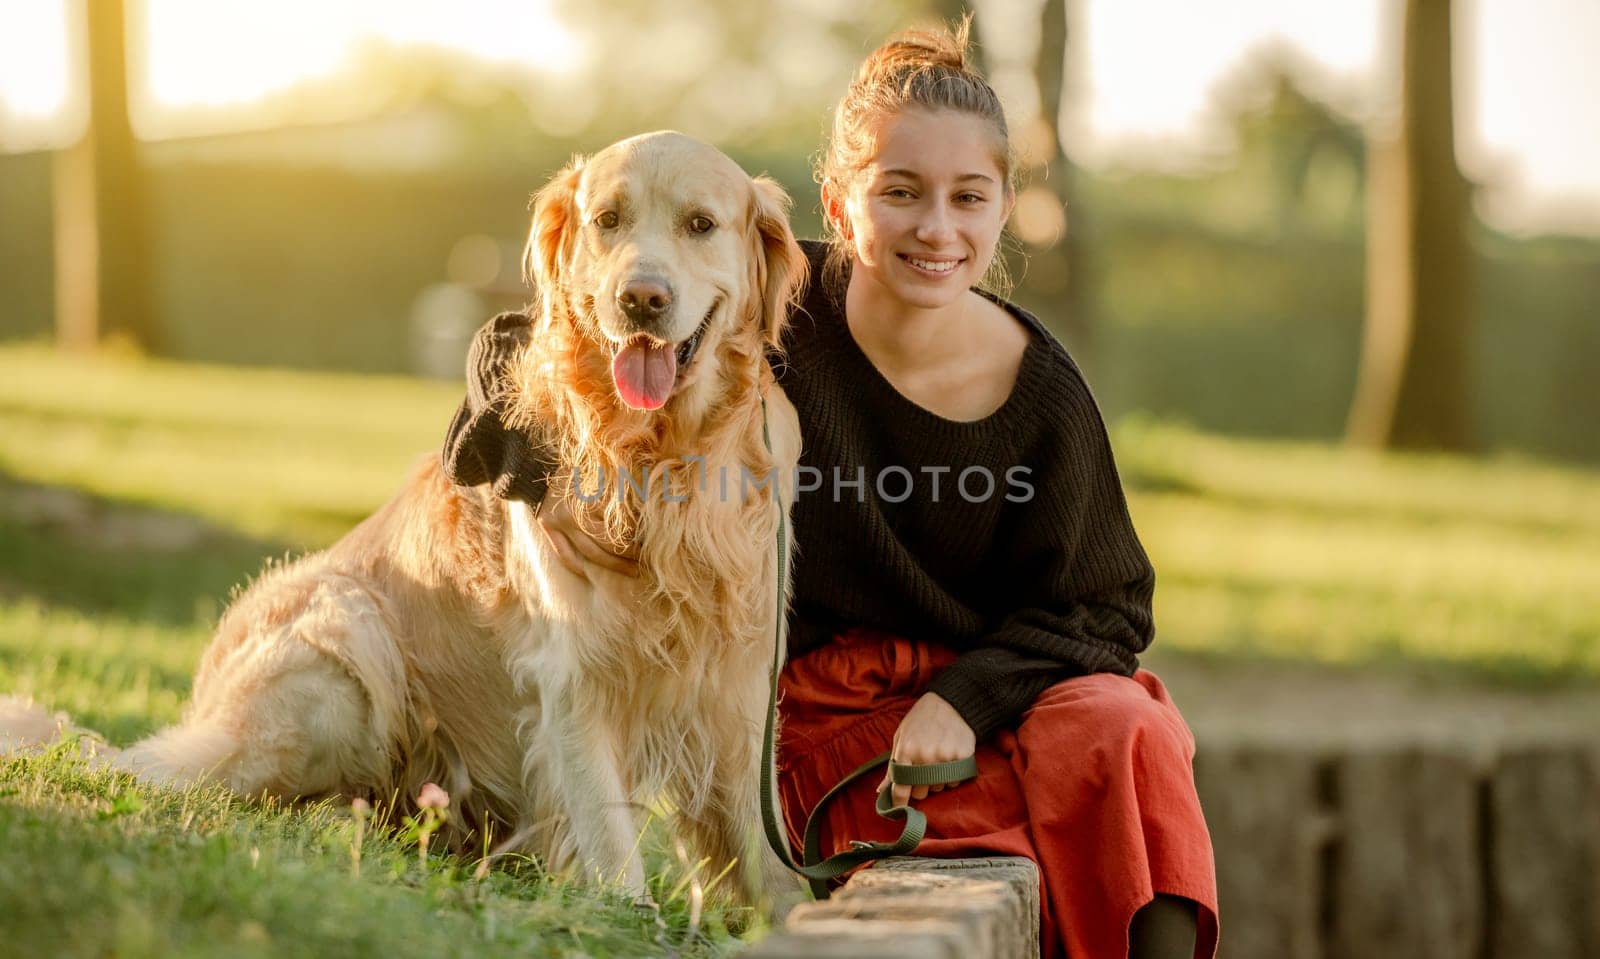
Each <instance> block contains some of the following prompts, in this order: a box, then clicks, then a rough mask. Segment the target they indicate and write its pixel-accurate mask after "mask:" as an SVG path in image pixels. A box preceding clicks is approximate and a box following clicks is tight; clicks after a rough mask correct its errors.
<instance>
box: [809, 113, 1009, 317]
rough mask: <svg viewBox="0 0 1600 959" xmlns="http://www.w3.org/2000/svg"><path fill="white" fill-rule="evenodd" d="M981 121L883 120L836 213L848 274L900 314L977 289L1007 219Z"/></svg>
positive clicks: (916, 116) (1005, 194) (989, 136)
mask: <svg viewBox="0 0 1600 959" xmlns="http://www.w3.org/2000/svg"><path fill="white" fill-rule="evenodd" d="M995 137H996V133H995V129H994V126H993V125H992V124H991V123H989V121H987V120H985V119H983V118H982V117H980V116H977V115H975V114H971V113H964V112H959V111H955V110H924V109H920V108H917V109H911V110H906V111H904V112H902V113H899V114H897V115H895V116H892V117H889V118H888V119H886V120H884V121H883V123H882V125H881V127H880V128H879V130H878V151H877V154H876V155H874V156H873V158H872V160H871V161H870V162H869V163H868V164H867V165H866V167H865V168H864V169H862V170H861V171H860V172H859V173H858V174H857V175H856V178H855V180H854V182H853V184H852V185H851V188H850V191H849V195H848V197H847V199H846V201H845V203H844V205H843V206H844V209H843V210H842V211H840V210H838V209H837V207H836V206H835V207H834V209H833V215H835V216H838V215H840V214H841V213H842V215H843V216H844V218H845V219H846V220H847V221H848V222H847V230H848V232H847V235H848V236H849V237H850V241H851V245H852V247H853V248H854V250H855V261H856V262H855V275H856V276H858V277H859V278H860V280H863V281H866V282H869V283H873V284H876V285H877V286H879V287H881V292H884V293H887V294H888V295H889V296H890V297H892V298H893V299H896V300H899V301H900V302H902V303H903V304H905V305H906V306H910V307H916V308H920V309H937V308H939V307H943V306H948V305H949V304H951V303H953V302H955V301H957V300H958V299H960V298H961V296H962V295H963V294H964V293H965V292H966V291H967V289H968V288H969V287H973V286H976V285H977V284H978V281H979V280H980V279H982V278H983V275H984V273H985V272H987V271H988V269H989V263H990V261H991V260H993V259H994V253H995V244H996V243H998V242H999V239H1000V231H1001V229H1002V228H1003V227H1004V226H1005V221H1006V217H1007V216H1008V215H1009V214H1010V212H1011V195H1010V193H1009V191H1008V190H1007V189H1006V179H1005V175H1004V174H1003V173H1002V172H1001V171H1000V165H999V163H998V162H996V160H995Z"/></svg>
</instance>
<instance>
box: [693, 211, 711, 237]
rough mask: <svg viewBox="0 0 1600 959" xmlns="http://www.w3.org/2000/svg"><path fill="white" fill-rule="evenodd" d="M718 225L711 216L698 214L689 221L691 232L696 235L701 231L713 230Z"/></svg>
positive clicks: (708, 231)
mask: <svg viewBox="0 0 1600 959" xmlns="http://www.w3.org/2000/svg"><path fill="white" fill-rule="evenodd" d="M716 226H717V225H716V224H715V223H713V222H712V221H711V218H710V217H709V216H697V217H695V218H693V219H691V220H690V221H689V232H690V233H694V234H696V235H698V234H701V233H710V232H711V231H712V230H714V229H716Z"/></svg>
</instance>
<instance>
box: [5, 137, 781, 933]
mask: <svg viewBox="0 0 1600 959" xmlns="http://www.w3.org/2000/svg"><path fill="white" fill-rule="evenodd" d="M787 203H788V198H787V197H786V196H785V195H784V193H783V191H782V189H781V188H780V187H778V186H777V185H776V184H775V183H773V182H771V181H769V180H766V179H764V178H757V179H752V178H751V177H750V176H748V175H747V174H746V173H745V172H744V171H743V170H741V169H740V168H739V167H738V166H737V165H736V164H735V163H734V162H733V161H732V160H730V159H728V158H727V157H726V156H724V155H723V154H722V153H720V152H718V151H717V150H715V149H713V148H712V147H709V146H707V145H705V144H703V143H700V142H698V141H696V140H693V139H691V138H689V137H686V136H683V135H681V134H677V133H670V132H663V133H652V134H647V135H644V136H639V137H634V138H632V139H628V140H624V141H622V142H620V143H617V144H614V145H612V146H610V147H608V148H606V149H604V150H602V151H600V152H599V153H597V154H595V155H594V156H593V157H591V158H589V159H587V160H583V159H582V158H579V159H575V160H574V161H573V162H572V163H571V164H570V165H569V166H568V167H567V168H566V169H564V170H562V171H561V172H560V173H558V174H557V175H556V176H555V178H554V179H553V180H552V181H551V182H550V183H549V184H548V185H547V186H546V187H545V188H544V189H543V190H541V191H540V193H539V194H538V196H537V198H536V201H535V204H534V215H533V227H532V231H531V234H530V237H529V241H528V251H527V261H528V268H529V273H530V274H531V279H532V280H533V281H534V285H535V288H536V290H537V298H536V299H537V304H536V305H537V314H536V319H535V327H534V329H535V333H534V336H533V339H532V343H531V345H530V347H529V348H528V350H527V351H526V352H525V355H524V356H523V357H522V358H521V359H520V361H519V363H518V364H517V366H516V369H515V372H514V375H513V376H512V377H511V382H510V383H508V384H507V387H508V389H509V390H510V392H511V394H512V395H513V396H514V400H513V406H514V410H513V418H514V419H515V420H517V421H518V422H520V423H522V424H523V425H527V424H529V423H532V422H535V421H537V422H538V423H539V424H540V425H541V426H542V427H543V428H544V429H545V430H546V434H547V435H554V436H556V437H558V438H559V441H558V446H557V449H556V452H558V453H559V459H560V462H561V464H562V468H561V471H560V472H558V474H557V476H556V477H554V478H553V479H552V481H551V487H550V489H551V492H550V494H549V495H550V499H547V502H551V501H552V500H554V499H556V498H560V499H561V500H562V501H564V502H565V503H566V504H567V505H568V508H570V509H571V510H572V512H573V513H574V515H575V516H576V518H577V519H578V520H579V521H580V522H583V523H585V524H586V525H587V526H588V527H589V528H590V529H592V530H593V531H595V532H596V533H597V534H599V533H602V532H603V533H605V534H607V535H609V536H610V537H611V538H612V539H613V540H615V541H617V542H624V543H628V542H631V543H637V544H638V545H639V548H640V557H639V569H640V573H639V576H638V577H630V576H627V575H622V574H618V573H614V572H610V571H607V570H601V569H595V570H593V571H591V572H590V575H589V576H588V577H587V578H584V577H581V576H577V575H574V574H573V573H572V572H570V571H569V570H568V569H567V568H566V567H565V566H563V565H562V564H561V563H560V562H559V560H558V558H557V556H556V555H555V553H554V551H553V549H551V548H550V546H549V545H548V543H547V540H546V539H545V538H544V536H543V534H542V533H540V532H539V531H538V530H537V529H536V528H535V525H534V511H533V510H532V509H530V508H529V507H528V506H527V505H526V504H523V503H518V502H505V501H501V500H497V499H495V498H494V497H493V496H492V495H491V493H490V492H489V490H488V488H487V487H476V488H463V487H458V486H454V485H452V484H451V482H450V480H449V479H448V477H447V476H446V475H445V473H444V471H443V469H442V467H441V465H440V461H439V457H438V456H437V455H433V456H428V457H427V458H425V459H424V460H423V461H422V462H421V463H420V464H419V465H418V466H417V467H416V469H415V470H414V472H413V473H412V475H411V476H410V478H409V479H408V480H407V481H406V483H405V485H404V487H403V488H402V489H401V490H400V492H399V493H398V494H397V495H396V496H395V497H394V498H393V499H392V500H390V501H389V502H388V503H387V504H386V505H384V506H383V507H382V508H381V509H379V510H378V512H377V513H375V514H374V515H372V516H371V517H369V518H368V519H367V520H366V521H364V522H363V523H361V524H360V525H359V526H357V527H356V528H355V529H354V530H352V531H351V532H350V533H349V534H348V535H346V536H345V537H344V538H343V539H341V540H340V541H339V542H338V543H336V544H334V545H333V546H332V547H330V548H329V549H327V550H325V551H323V552H320V553H316V554H312V555H309V556H306V557H304V558H301V559H299V560H297V561H295V562H293V563H290V564H288V565H285V566H283V567H280V568H276V569H272V570H270V571H269V572H267V573H265V574H264V575H262V576H261V577H260V578H259V579H258V580H257V581H256V582H255V583H254V584H253V585H252V586H250V588H249V589H248V590H246V591H245V592H244V593H243V594H242V595H240V596H239V598H238V599H237V600H236V601H235V602H234V603H233V604H232V606H231V607H230V608H229V609H228V610H227V612H226V613H225V614H224V615H223V617H222V620H221V622H220V624H219V625H218V627H217V633H216V636H215V638H214V639H213V640H212V642H211V645H210V647H209V648H208V649H207V650H206V652H205V655H204V657H203V659H202V660H201V663H200V668H199V672H198V674H197V675H196V676H195V681H194V692H193V697H192V700H191V702H190V703H189V704H188V706H187V707H186V709H185V712H184V716H183V719H182V721H181V722H180V723H179V724H178V725H177V726H174V727H172V728H169V729H166V730H163V731H161V732H158V733H156V734H155V735H153V736H151V737H150V738H149V739H146V740H144V741H142V742H139V743H137V744H135V745H133V746H131V747H128V748H127V749H124V750H120V751H118V750H107V751H105V752H104V753H103V754H102V755H104V756H105V757H106V758H107V759H108V760H109V761H110V762H111V763H112V764H114V765H116V766H118V767H119V768H123V769H127V770H130V771H132V772H134V773H136V774H137V775H139V776H141V777H143V778H146V779H150V780H155V781H164V782H189V781H195V780H200V779H211V780H215V781H220V782H222V783H225V784H226V785H227V786H228V787H229V788H230V789H232V790H233V791H235V792H237V793H239V794H241V795H245V796H260V795H263V794H266V795H272V796H278V797H284V798H296V797H318V796H329V795H333V796H365V797H371V798H375V799H378V800H389V799H391V797H398V798H399V800H400V802H401V803H402V804H403V803H405V802H406V801H407V798H408V797H415V796H416V795H417V794H418V791H419V788H420V787H421V786H422V784H423V783H425V782H430V781H431V782H437V783H439V784H440V785H442V786H444V788H445V789H446V790H447V791H448V792H449V794H450V798H451V811H452V814H453V815H452V818H453V823H452V825H453V826H454V827H455V828H456V829H457V830H458V833H457V834H456V838H457V839H464V838H465V837H466V836H467V835H474V836H475V839H478V840H481V837H482V835H483V831H485V830H490V829H493V835H494V836H495V837H496V838H497V839H498V840H503V842H502V843H501V848H506V849H516V850H519V851H525V852H529V853H532V854H534V855H537V856H539V857H541V858H543V859H544V860H545V862H546V863H548V864H549V865H550V866H552V867H553V868H556V869H565V870H568V871H570V872H573V873H576V874H578V875H580V876H583V877H585V878H590V879H598V880H600V881H604V882H608V883H620V884H621V886H622V888H623V889H624V890H625V891H626V892H628V893H629V894H631V895H634V896H636V897H642V896H644V895H646V888H645V874H644V867H643V864H642V862H641V859H640V855H639V853H638V851H637V846H638V839H639V833H640V831H641V829H642V828H643V822H642V819H643V817H642V816H641V815H639V810H640V809H642V808H644V807H646V806H648V805H649V804H651V803H653V802H657V801H662V800H664V801H665V802H667V803H668V804H670V807H671V810H672V813H673V814H674V815H675V816H676V819H677V821H678V823H679V824H680V835H683V836H685V838H687V839H689V840H690V841H691V844H692V846H693V847H694V850H695V852H697V853H698V854H699V855H700V856H704V857H709V858H710V859H711V860H712V861H713V864H714V865H713V868H714V869H720V868H721V865H723V864H726V863H728V862H730V861H737V862H738V863H739V867H738V868H737V870H736V872H735V875H736V876H737V877H738V886H739V889H738V892H739V893H740V894H742V896H743V897H744V898H745V899H746V900H747V901H758V900H761V899H763V898H764V897H766V896H770V895H775V896H777V897H778V898H783V897H784V895H786V893H785V892H784V891H783V888H780V887H779V886H775V885H774V884H775V883H786V884H787V887H793V886H795V885H796V882H795V880H793V879H792V877H789V875H788V873H787V872H786V871H785V870H784V868H783V866H782V865H781V863H780V862H779V861H778V858H777V856H776V855H775V854H773V853H772V852H770V851H769V850H767V849H766V848H765V844H764V843H763V842H762V841H761V838H760V835H761V831H760V801H759V798H758V796H759V789H758V784H759V776H760V772H761V770H760V765H761V736H762V726H763V723H764V721H765V716H766V710H767V701H768V673H769V670H770V665H771V662H772V657H773V644H774V641H775V639H776V638H777V634H776V632H775V631H776V630H777V629H778V628H779V624H780V622H781V620H782V618H783V612H784V610H783V603H784V599H782V598H780V597H779V596H778V592H777V583H778V581H779V579H778V577H779V570H778V563H779V562H780V559H779V557H778V555H777V526H778V522H779V519H780V510H787V509H788V507H789V505H790V503H791V501H792V497H793V488H792V483H789V482H788V480H789V479H790V477H792V475H793V471H794V467H795V464H796V460H797V458H798V455H799V445H800V433H799V425H798V423H797V421H796V418H795V413H794V409H793V407H792V406H791V405H790V404H789V402H788V400H787V399H785V398H784V396H783V393H782V391H781V389H780V388H779V387H778V386H777V384H776V383H775V382H774V379H773V374H772V371H771V369H770V368H769V365H768V362H767V357H766V354H767V351H768V350H769V349H771V348H774V347H776V346H777V345H778V343H779V337H780V334H781V330H782V325H783V323H784V318H785V315H786V313H787V310H788V308H789V306H790V304H791V302H792V301H793V299H794V296H795V295H796V292H797V288H798V286H799V285H800V284H801V283H803V282H804V274H805V269H806V261H805V258H804V256H803V254H802V253H801V251H800V249H799V247H798V245H797V244H796V243H795V240H794V237H793V235H792V234H791V232H790V229H789V225H788V218H787ZM763 400H764V401H765V402H764V403H763ZM764 425H766V426H768V427H769V428H770V441H771V452H770V453H769V452H768V446H767V443H766V442H765V441H764V440H763V428H764ZM724 477H726V479H725V480H723V478H724ZM778 478H781V479H783V480H784V483H781V484H780V483H777V482H775V480H776V479H778ZM708 480H709V481H708ZM719 480H723V481H722V482H719ZM597 491H598V492H597ZM781 561H782V562H784V563H785V564H786V563H787V562H788V560H787V557H784V558H783V559H782V560H781ZM41 715H42V712H41V711H39V710H37V709H34V710H31V711H30V710H27V709H23V708H21V706H20V705H19V704H18V703H17V702H16V701H14V700H13V701H12V702H10V703H9V704H5V705H4V706H3V707H0V727H4V728H0V742H3V741H5V739H6V738H7V732H6V730H7V729H9V730H10V735H9V738H10V740H11V741H12V742H13V743H15V742H16V741H19V740H23V739H28V738H30V735H36V734H37V731H38V729H39V728H40V727H41V725H47V724H42V723H41V722H40V718H39V717H40V716H41ZM30 724H31V726H32V728H33V733H32V734H30V733H29V732H28V730H27V727H28V726H29V725H30ZM768 901H770V900H768Z"/></svg>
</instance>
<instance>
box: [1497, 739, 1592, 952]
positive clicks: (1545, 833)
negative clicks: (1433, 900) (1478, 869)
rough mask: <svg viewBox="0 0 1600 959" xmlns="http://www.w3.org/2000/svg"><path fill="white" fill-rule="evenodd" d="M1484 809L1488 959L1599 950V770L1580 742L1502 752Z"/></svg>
mask: <svg viewBox="0 0 1600 959" xmlns="http://www.w3.org/2000/svg"><path fill="white" fill-rule="evenodd" d="M1489 795H1490V800H1489V808H1490V811H1491V819H1492V822H1493V827H1492V829H1491V830H1490V832H1489V861H1490V862H1491V863H1492V864H1493V883H1492V886H1491V890H1492V894H1493V895H1492V915H1493V916H1494V925H1493V928H1492V930H1491V934H1490V956H1491V957H1492V959H1522V957H1529V959H1532V957H1539V959H1567V957H1571V959H1578V957H1592V956H1596V955H1600V905H1597V903H1600V878H1597V877H1600V776H1597V774H1596V760H1595V756H1594V753H1593V752H1592V751H1590V750H1589V749H1587V748H1585V747H1583V746H1565V747H1563V746H1530V747H1523V748H1517V749H1512V750H1509V751H1507V752H1505V753H1504V754H1502V755H1501V757H1500V759H1499V761H1498V762H1497V763H1496V764H1495V769H1494V774H1493V779H1492V782H1491V786H1490V793H1489Z"/></svg>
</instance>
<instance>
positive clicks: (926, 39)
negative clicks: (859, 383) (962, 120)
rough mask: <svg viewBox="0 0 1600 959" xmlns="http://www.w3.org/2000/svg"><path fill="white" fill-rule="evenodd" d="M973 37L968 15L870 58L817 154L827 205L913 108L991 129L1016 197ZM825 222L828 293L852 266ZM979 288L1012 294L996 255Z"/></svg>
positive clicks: (998, 113)
mask: <svg viewBox="0 0 1600 959" xmlns="http://www.w3.org/2000/svg"><path fill="white" fill-rule="evenodd" d="M971 32H972V14H970V13H969V14H967V15H966V16H965V17H964V18H962V20H961V22H960V23H959V24H958V25H956V26H954V27H953V28H951V27H940V28H939V29H937V30H907V31H905V32H904V33H901V34H899V35H898V36H896V37H894V38H892V39H890V40H889V41H887V42H886V43H884V44H883V45H882V46H880V47H879V48H878V49H876V50H874V51H872V54H871V55H870V56H868V57H867V59H866V60H865V61H864V62H863V63H862V64H861V68H860V69H858V70H857V71H856V75H855V79H854V80H851V81H850V89H849V90H847V91H846V92H845V95H844V99H842V100H840V101H839V105H838V106H837V107H836V108H835V109H834V111H833V131H832V132H831V133H830V134H829V135H828V137H827V139H826V141H825V142H824V144H823V147H822V150H821V151H820V152H819V153H818V154H817V158H816V162H815V164H814V166H815V170H814V175H815V177H816V181H817V183H818V185H820V186H821V187H822V192H823V197H824V204H826V197H827V195H828V194H829V193H832V194H833V195H834V196H836V197H839V198H841V199H842V198H843V197H844V196H845V195H846V194H848V193H849V189H850V185H851V182H852V181H853V180H854V179H855V176H856V175H857V174H858V173H860V172H861V170H862V169H864V168H865V167H866V165H867V164H868V163H870V162H871V161H872V156H873V154H874V153H876V152H877V147H878V144H877V135H878V127H879V124H880V123H881V122H882V121H883V120H885V119H887V118H889V117H893V116H896V115H897V114H899V113H901V112H902V111H904V110H907V109H910V108H914V107H920V108H922V109H926V110H956V111H959V112H962V113H970V114H973V115H975V116H979V117H982V118H983V119H985V120H988V121H989V122H990V123H992V124H994V131H995V139H996V141H997V149H996V151H995V163H997V164H998V165H999V167H1000V173H1001V176H1002V177H1003V178H1004V180H1005V189H1006V193H1007V195H1008V196H1015V195H1016V192H1017V166H1018V164H1017V156H1016V150H1015V149H1014V148H1013V147H1012V145H1011V134H1010V131H1009V130H1008V129H1007V127H1006V114H1005V109H1004V108H1003V107H1002V106H1001V105H1000V97H999V96H997V95H996V94H995V92H994V88H993V87H991V86H989V82H988V81H987V80H985V79H984V78H983V76H982V75H981V74H979V73H978V71H977V70H975V69H973V67H972V66H971V65H970V63H969V62H968V46H969V37H970V36H971ZM822 219H823V223H824V229H825V231H826V236H827V241H828V260H827V264H826V266H825V267H824V278H825V280H826V283H827V286H829V287H831V288H837V287H838V286H839V281H840V280H842V279H843V277H844V270H845V267H846V265H847V264H849V262H850V241H849V240H848V239H847V238H846V237H845V236H843V235H841V234H840V232H839V229H838V227H837V226H836V225H835V224H834V222H833V218H832V217H830V216H829V215H828V211H827V209H826V208H824V209H823V217H822ZM982 285H983V286H984V287H985V288H986V289H991V290H994V291H996V292H1000V293H1002V294H1003V293H1004V292H1005V291H1006V288H1007V287H1009V286H1010V278H1009V277H1008V275H1007V273H1006V265H1005V257H1003V256H1001V255H1000V253H999V251H996V253H995V257H994V260H993V262H992V263H991V264H990V266H989V272H988V273H986V274H985V275H984V278H983V284H982Z"/></svg>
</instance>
